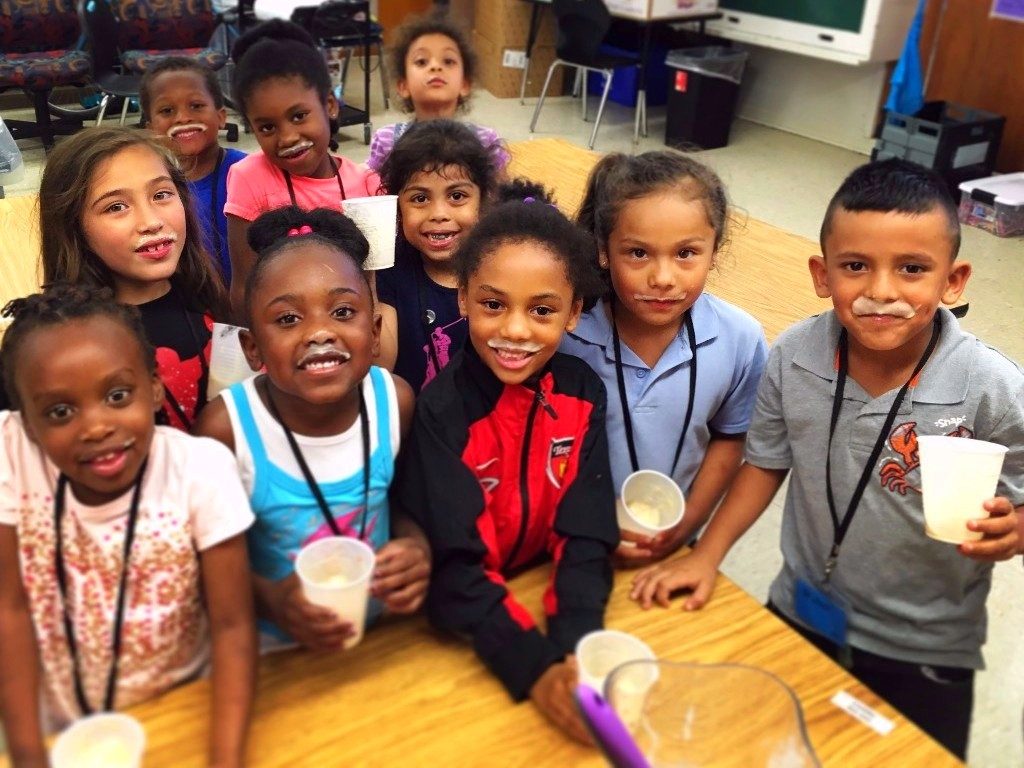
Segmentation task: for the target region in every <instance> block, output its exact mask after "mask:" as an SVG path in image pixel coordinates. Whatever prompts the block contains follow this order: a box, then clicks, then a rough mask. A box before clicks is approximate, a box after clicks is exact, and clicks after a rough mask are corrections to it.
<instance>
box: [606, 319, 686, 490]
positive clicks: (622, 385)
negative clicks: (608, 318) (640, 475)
mask: <svg viewBox="0 0 1024 768" xmlns="http://www.w3.org/2000/svg"><path fill="white" fill-rule="evenodd" d="M608 306H609V308H610V309H611V315H612V347H613V348H614V350H615V378H616V379H617V380H618V383H619V403H621V405H622V424H623V426H624V427H625V428H626V447H627V448H629V461H630V463H631V464H632V466H633V471H634V472H637V471H639V469H640V462H639V461H637V458H636V445H635V444H634V443H633V419H632V418H631V417H630V415H629V401H628V400H627V398H626V380H625V377H624V376H623V374H622V347H621V344H620V342H619V329H618V327H617V326H616V324H615V300H614V299H612V300H611V302H609V305H608ZM683 325H685V326H686V338H687V339H688V340H689V342H690V352H691V354H692V357H691V359H690V394H689V399H688V401H687V403H686V417H685V418H684V419H683V431H682V432H680V433H679V442H678V443H676V452H675V455H674V456H673V457H672V469H671V470H670V471H669V476H670V477H671V476H672V475H674V474H675V472H676V465H677V464H678V463H679V456H680V455H681V454H682V452H683V443H684V442H686V433H687V432H689V431H690V419H692V418H693V403H694V398H695V397H696V394H697V334H696V333H695V332H694V330H693V318H692V317H691V316H690V310H689V309H688V310H686V312H685V314H684V315H683Z"/></svg>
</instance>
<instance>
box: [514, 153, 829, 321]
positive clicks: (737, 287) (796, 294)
mask: <svg viewBox="0 0 1024 768" xmlns="http://www.w3.org/2000/svg"><path fill="white" fill-rule="evenodd" d="M509 149H510V150H511V152H512V161H511V162H510V163H509V175H510V176H526V177H527V178H530V179H538V180H543V182H544V184H545V185H546V186H547V187H549V188H550V189H552V190H554V192H555V197H556V200H557V202H558V204H559V207H560V208H561V209H562V210H563V211H564V212H565V213H566V214H567V215H569V216H572V215H574V214H575V213H576V209H577V208H579V205H580V202H581V201H582V200H583V193H584V189H585V187H586V181H587V176H588V175H589V174H590V169H591V168H592V167H593V166H594V163H596V162H597V160H598V159H599V158H600V157H601V155H600V154H599V153H597V152H591V151H590V150H587V149H583V148H582V147H578V146H576V145H575V144H571V143H570V142H568V141H565V140H564V139H534V140H533V141H518V142H514V143H512V144H511V145H510V146H509ZM730 219H731V220H730V222H729V228H728V230H727V236H728V242H727V243H726V244H725V247H724V248H723V250H722V252H721V253H720V256H719V265H718V269H717V270H712V272H711V275H710V277H709V278H708V284H707V290H708V291H709V292H710V293H713V294H715V295H716V296H718V297H720V298H722V299H725V300H726V301H728V302H730V303H732V304H735V305H736V306H738V307H741V308H742V309H745V310H746V311H747V312H749V313H750V314H752V315H753V316H754V317H756V318H757V319H758V320H759V321H760V322H761V324H762V325H763V326H764V329H765V333H766V334H767V337H768V341H773V340H774V339H775V337H776V336H778V335H779V333H781V332H782V331H783V330H784V329H785V328H788V327H789V326H790V325H792V324H793V323H795V322H796V321H797V320H803V319H804V318H806V317H810V316H811V315H815V314H818V313H819V312H822V311H824V310H826V309H829V308H830V307H831V306H832V303H831V302H830V301H829V300H827V299H819V298H818V297H817V296H815V295H814V289H813V287H812V285H811V276H810V273H809V272H808V270H807V260H808V259H809V258H810V257H811V256H814V255H815V254H818V253H820V252H821V251H820V249H819V247H818V244H817V243H815V242H814V241H812V240H808V239H807V238H805V237H800V236H799V235H794V234H792V233H791V232H786V231H785V230H783V229H779V228H778V227H773V226H772V225H771V224H765V223H764V222H763V221H758V220H757V219H754V218H751V217H749V216H747V215H745V214H743V213H741V212H740V211H737V210H735V209H733V210H732V211H731V213H730Z"/></svg>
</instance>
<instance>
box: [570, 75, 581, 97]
mask: <svg viewBox="0 0 1024 768" xmlns="http://www.w3.org/2000/svg"><path fill="white" fill-rule="evenodd" d="M582 78H583V70H582V69H580V68H579V67H576V75H575V76H574V77H573V81H572V97H573V98H574V99H575V98H577V97H579V95H580V80H581V79H582Z"/></svg>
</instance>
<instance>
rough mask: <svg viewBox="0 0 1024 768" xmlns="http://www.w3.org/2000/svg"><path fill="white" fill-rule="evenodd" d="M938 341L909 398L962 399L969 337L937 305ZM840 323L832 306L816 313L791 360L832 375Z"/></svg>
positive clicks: (968, 370) (967, 374) (926, 400)
mask: <svg viewBox="0 0 1024 768" xmlns="http://www.w3.org/2000/svg"><path fill="white" fill-rule="evenodd" d="M938 316H939V341H938V343H937V344H936V345H935V351H934V352H932V356H931V359H930V360H929V361H928V363H927V365H925V367H924V370H923V371H922V372H921V374H920V376H919V378H918V383H917V386H916V387H915V388H914V389H913V390H912V392H913V394H912V398H913V400H914V401H915V402H918V403H934V404H940V405H948V404H952V403H962V402H963V401H964V400H965V399H966V397H967V390H968V387H969V385H970V380H971V360H972V358H973V349H974V345H973V343H972V342H973V337H971V336H969V335H967V334H965V333H964V332H963V331H962V330H961V329H960V324H959V323H958V322H957V319H956V317H954V315H953V313H952V312H950V311H949V310H948V309H945V308H943V307H940V308H939V310H938ZM841 329H842V325H841V324H840V323H839V318H838V317H837V316H836V313H835V310H829V311H828V312H823V313H822V314H820V315H818V316H816V317H815V318H814V320H813V322H812V324H811V327H810V332H809V333H807V334H806V335H805V336H804V338H802V339H801V344H800V348H799V349H798V350H797V351H796V354H795V355H793V363H794V364H795V365H798V366H800V367H801V368H803V369H805V370H807V371H810V372H811V373H813V374H815V375H816V376H820V377H821V378H823V379H826V380H828V381H835V379H836V347H837V346H838V344H839V332H840V330H841Z"/></svg>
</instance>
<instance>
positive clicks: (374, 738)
mask: <svg viewBox="0 0 1024 768" xmlns="http://www.w3.org/2000/svg"><path fill="white" fill-rule="evenodd" d="M546 578H547V566H541V567H539V568H536V569H534V570H532V571H529V572H527V573H525V574H523V575H521V576H520V577H518V578H517V579H515V580H514V581H513V582H512V585H513V589H514V590H515V592H516V594H517V595H518V596H520V597H521V598H522V599H523V603H524V605H526V606H528V607H530V608H531V609H532V610H534V611H535V615H538V616H539V615H541V614H540V603H541V593H542V591H543V588H544V582H545V579H546ZM629 581H630V573H629V572H619V573H618V574H617V575H616V585H615V590H614V593H613V595H612V599H611V602H610V605H609V610H608V613H607V617H606V623H607V626H609V627H611V628H615V629H622V630H625V631H627V632H631V633H633V634H635V635H636V636H637V637H640V638H641V639H643V640H644V641H645V642H647V643H648V644H649V645H650V646H651V648H652V649H653V650H654V651H655V653H656V654H657V655H658V657H659V658H662V659H669V660H675V661H691V662H742V663H745V664H751V665H754V666H757V667H761V668H763V669H766V670H768V671H770V672H773V673H774V674H776V675H777V676H778V677H780V678H781V679H782V680H783V681H785V682H786V683H788V684H789V685H790V686H791V687H792V688H793V689H794V690H795V691H796V693H797V695H798V696H799V698H800V701H801V703H802V705H803V709H804V715H805V718H806V722H807V729H808V732H809V734H810V738H811V741H812V743H813V745H814V748H815V750H816V751H817V754H818V757H819V759H820V760H821V763H822V765H823V766H826V767H827V766H837V768H838V767H840V766H841V767H842V768H856V767H857V766H872V767H874V766H890V765H891V766H919V765H920V766H928V767H929V768H941V767H942V766H954V765H959V763H958V761H957V760H955V759H954V758H953V757H952V755H950V754H949V753H948V752H946V751H945V750H943V749H942V747H940V746H939V745H938V744H936V743H935V742H934V741H932V740H931V739H929V738H928V737H926V736H925V735H924V734H922V733H921V732H920V731H919V730H918V729H917V728H916V727H915V726H913V725H911V724H910V723H908V722H907V721H906V720H904V719H903V718H902V717H901V716H900V715H898V714H897V713H896V712H895V711H894V710H893V709H892V708H891V707H889V706H888V705H887V704H885V703H883V702H882V701H881V700H879V699H878V697H876V696H874V695H873V694H872V693H870V692H869V691H868V690H867V689H866V688H864V686H862V685H860V684H859V683H857V682H856V681H855V680H853V679H852V678H851V677H849V676H848V675H847V674H846V672H844V671H843V670H842V669H841V668H840V667H838V666H836V665H835V664H834V663H832V661H830V660H829V659H828V658H827V657H825V656H824V655H823V654H821V653H819V652H818V651H817V650H816V649H815V648H814V647H813V646H811V645H810V644H809V643H807V642H806V641H805V640H804V639H803V638H801V637H800V636H799V635H797V634H795V633H794V632H792V631H791V630H790V629H789V628H788V627H786V626H785V625H784V624H783V623H782V622H780V621H779V620H778V619H776V618H775V617H774V616H772V615H771V614H769V613H768V612H767V611H766V610H764V609H763V608H762V607H761V606H760V605H759V604H757V603H756V602H755V601H754V599H753V598H751V597H750V596H749V595H747V594H746V593H744V592H742V591H741V590H740V589H739V588H738V587H736V586H735V585H734V584H733V583H732V582H730V581H729V580H728V579H727V578H725V577H721V578H720V579H719V582H718V588H717V590H716V593H715V596H714V599H713V600H712V601H711V603H710V604H709V605H708V607H706V608H704V609H703V610H701V611H698V612H695V613H685V612H683V611H682V610H680V609H679V608H678V606H677V605H674V606H673V607H672V608H670V609H668V610H665V609H660V608H656V609H651V610H650V611H646V612H645V611H643V610H641V609H640V608H639V607H638V606H637V605H636V604H635V603H633V602H632V601H630V600H629V599H628V587H629ZM839 690H846V691H849V692H850V693H852V694H853V695H854V696H856V697H858V698H859V699H861V700H862V701H864V702H865V703H867V704H869V705H870V706H872V707H875V708H876V709H878V710H879V711H880V712H881V713H882V714H884V715H885V716H887V717H889V718H892V719H893V720H894V721H895V722H896V727H895V729H894V730H893V731H892V732H891V733H890V734H889V735H887V736H879V735H878V734H876V733H875V732H874V731H873V730H870V729H869V728H868V727H866V726H864V725H862V724H861V723H860V722H858V721H857V720H854V719H853V718H852V717H850V716H848V715H847V714H845V713H844V712H843V711H841V710H840V709H838V708H837V707H835V706H834V705H832V704H831V703H830V702H829V700H830V699H831V697H832V696H833V695H834V694H835V693H836V692H837V691H839ZM740 706H741V708H742V704H740ZM208 707H209V684H208V683H207V682H206V681H200V682H196V683H192V684H189V685H186V686H184V687H181V688H178V689H176V690H173V691H171V692H169V693H167V694H165V695H164V696H162V697H160V698H158V699H155V700H153V701H150V702H147V703H145V704H142V705H140V706H137V707H135V708H134V709H132V710H131V712H132V714H134V715H135V716H136V717H138V718H139V719H140V720H141V721H142V723H143V725H144V726H145V729H146V736H147V741H148V749H147V752H146V760H145V762H144V765H145V768H163V767H164V766H167V767H168V768H172V767H173V768H189V767H190V766H202V765H203V764H204V763H203V760H204V752H205V744H206V735H207V726H206V719H207V710H208ZM249 758H250V764H251V765H252V766H255V767H256V768H259V767H261V766H263V767H267V768H269V767H270V766H281V767H282V768H283V767H284V766H288V767H289V768H294V767H296V766H316V767H317V768H333V766H529V768H540V767H541V766H574V767H575V766H584V767H586V766H593V767H594V768H597V766H601V765H604V763H603V761H602V759H601V758H600V756H599V755H598V754H597V752H595V751H593V750H591V749H588V748H585V747H582V746H578V745H576V744H575V743H573V742H570V741H569V740H568V739H567V738H565V737H563V736H562V735H561V734H560V733H559V732H558V731H556V730H555V729H554V728H552V727H551V726H549V725H548V724H547V722H546V721H545V720H544V719H543V717H542V716H541V715H540V714H539V713H538V712H537V710H536V709H535V708H534V707H533V706H532V705H531V704H522V705H514V704H512V703H511V701H510V700H509V698H508V696H507V695H506V693H505V692H504V690H503V689H502V688H501V686H500V685H499V683H498V682H497V680H496V679H495V678H494V677H492V676H491V675H490V674H489V673H488V672H487V671H486V670H485V669H484V667H483V665H482V664H481V663H480V662H479V661H478V660H477V659H476V658H475V657H474V655H473V653H472V650H471V649H470V647H469V645H468V644H466V643H462V642H458V641H455V640H453V639H450V638H447V637H443V636H441V635H439V634H437V633H436V632H434V631H432V630H430V629H429V628H428V627H427V625H426V622H425V620H424V619H423V618H422V617H413V618H406V619H396V620H387V621H385V622H383V623H382V625H380V626H378V627H376V628H373V629H371V630H370V631H369V632H368V633H367V635H366V637H365V639H364V640H363V642H362V644H361V645H359V646H358V647H356V648H355V649H353V650H351V651H347V652H339V653H337V654H329V655H318V654H313V653H309V652H304V651H290V652H285V653H282V654H278V655H274V656H270V657H266V658H264V659H263V660H262V662H261V666H260V683H259V691H258V694H257V697H256V710H255V716H254V720H253V725H252V733H251V738H250V747H249Z"/></svg>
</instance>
